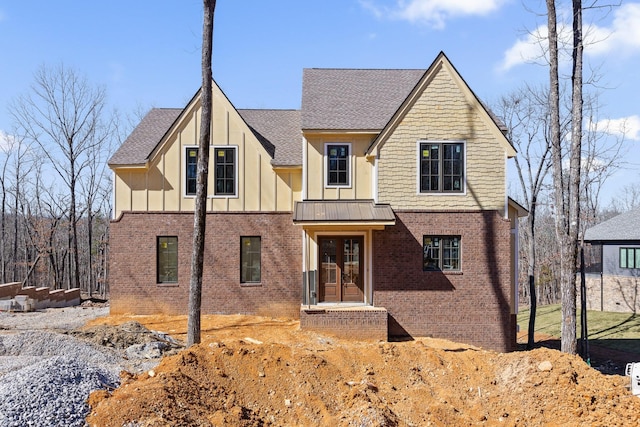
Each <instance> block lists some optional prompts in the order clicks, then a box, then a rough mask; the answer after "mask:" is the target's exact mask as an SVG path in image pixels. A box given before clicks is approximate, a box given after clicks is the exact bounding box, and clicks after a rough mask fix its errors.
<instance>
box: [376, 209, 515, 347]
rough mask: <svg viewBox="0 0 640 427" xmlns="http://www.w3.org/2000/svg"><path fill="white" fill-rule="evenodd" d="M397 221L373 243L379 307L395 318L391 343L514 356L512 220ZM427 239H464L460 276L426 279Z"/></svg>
mask: <svg viewBox="0 0 640 427" xmlns="http://www.w3.org/2000/svg"><path fill="white" fill-rule="evenodd" d="M396 215H397V220H396V225H395V226H393V227H387V228H386V229H385V230H382V231H375V232H374V237H373V246H374V247H373V257H374V263H375V264H374V265H375V274H374V278H373V281H374V284H373V289H374V294H373V300H374V301H373V302H374V305H375V306H377V307H384V308H386V309H387V310H388V312H389V335H392V336H393V335H410V336H431V337H437V338H447V339H451V340H454V341H460V342H466V343H471V344H474V345H477V346H481V347H485V348H489V349H493V350H497V351H512V350H514V349H515V338H516V337H515V334H516V331H515V322H514V320H513V316H512V315H511V314H510V313H511V307H510V301H511V285H510V274H509V271H510V270H509V268H510V256H509V238H510V225H509V222H508V220H505V219H503V217H502V216H500V214H499V213H498V212H496V211H482V212H480V211H478V212H436V213H433V212H413V211H400V212H396ZM423 235H450V236H456V235H459V236H461V271H460V272H446V273H443V272H435V271H423V270H422V261H423V260H422V237H423Z"/></svg>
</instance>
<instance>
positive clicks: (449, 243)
mask: <svg viewBox="0 0 640 427" xmlns="http://www.w3.org/2000/svg"><path fill="white" fill-rule="evenodd" d="M422 239H423V242H422V255H423V263H422V269H423V270H424V271H442V270H449V271H460V236H423V238H422Z"/></svg>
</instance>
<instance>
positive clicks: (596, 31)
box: [499, 3, 640, 71]
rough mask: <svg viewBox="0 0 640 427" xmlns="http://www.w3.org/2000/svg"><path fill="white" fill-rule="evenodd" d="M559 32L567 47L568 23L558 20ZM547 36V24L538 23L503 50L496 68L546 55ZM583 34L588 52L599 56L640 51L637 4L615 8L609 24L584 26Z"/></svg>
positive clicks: (503, 68) (561, 43) (639, 26)
mask: <svg viewBox="0 0 640 427" xmlns="http://www.w3.org/2000/svg"><path fill="white" fill-rule="evenodd" d="M559 19H561V18H559ZM558 32H559V37H558V38H559V43H560V45H561V46H562V45H564V46H567V47H570V46H571V44H572V35H571V23H570V22H568V21H567V22H560V21H559V22H558ZM547 35H548V29H547V26H546V25H541V26H539V27H538V28H536V29H535V30H533V31H532V32H531V33H530V34H528V35H527V36H526V37H524V38H522V39H519V40H517V41H516V42H515V43H514V44H513V46H511V47H510V48H509V49H507V51H506V52H505V54H504V57H503V60H502V63H501V64H500V67H499V68H500V69H501V70H502V71H507V70H509V69H511V68H513V67H515V66H517V65H520V64H525V63H532V62H539V61H540V60H541V59H542V58H546V51H547V40H546V38H547ZM583 37H584V46H585V47H584V50H585V54H587V55H601V54H605V53H608V52H612V51H614V50H615V51H616V52H617V53H625V54H631V53H634V52H640V3H627V4H624V5H622V6H620V7H618V8H616V9H615V11H614V18H613V20H612V22H611V25H610V26H609V27H601V26H597V25H593V24H591V25H585V27H584V29H583ZM565 57H566V56H565ZM545 60H546V59H545Z"/></svg>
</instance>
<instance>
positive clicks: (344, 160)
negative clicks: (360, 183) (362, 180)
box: [326, 144, 350, 187]
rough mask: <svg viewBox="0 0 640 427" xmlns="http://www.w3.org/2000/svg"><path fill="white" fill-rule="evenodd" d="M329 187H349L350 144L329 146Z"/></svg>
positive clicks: (327, 148)
mask: <svg viewBox="0 0 640 427" xmlns="http://www.w3.org/2000/svg"><path fill="white" fill-rule="evenodd" d="M326 150H327V152H326V157H327V185H329V186H339V187H341V186H349V185H350V183H349V179H350V175H349V144H327V147H326Z"/></svg>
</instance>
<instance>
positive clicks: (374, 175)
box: [371, 156, 378, 203]
mask: <svg viewBox="0 0 640 427" xmlns="http://www.w3.org/2000/svg"><path fill="white" fill-rule="evenodd" d="M371 192H372V193H373V201H374V203H378V156H374V157H373V173H372V174H371Z"/></svg>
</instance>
